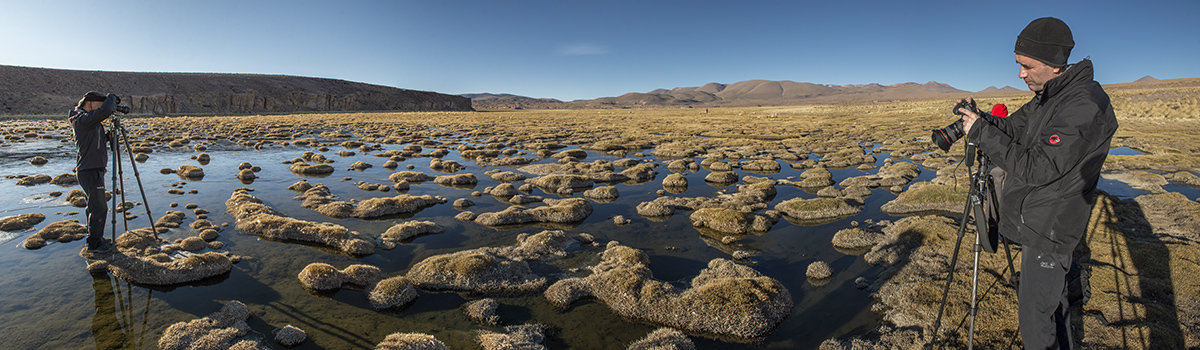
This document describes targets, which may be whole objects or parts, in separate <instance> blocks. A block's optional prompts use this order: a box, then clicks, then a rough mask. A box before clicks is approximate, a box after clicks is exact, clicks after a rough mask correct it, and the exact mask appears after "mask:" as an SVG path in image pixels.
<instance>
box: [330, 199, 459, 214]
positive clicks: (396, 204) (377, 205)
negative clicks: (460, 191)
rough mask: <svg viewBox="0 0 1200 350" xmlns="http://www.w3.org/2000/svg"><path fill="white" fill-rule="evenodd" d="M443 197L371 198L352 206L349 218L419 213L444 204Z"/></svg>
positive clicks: (445, 200)
mask: <svg viewBox="0 0 1200 350" xmlns="http://www.w3.org/2000/svg"><path fill="white" fill-rule="evenodd" d="M447 201H448V200H447V199H446V198H443V197H435V196H431V195H427V194H426V195H420V196H413V195H407V194H402V195H399V196H395V197H382V198H371V199H367V200H364V201H361V202H358V204H357V205H355V206H354V210H353V212H352V213H351V214H350V216H351V217H356V218H359V219H370V218H378V217H384V216H390V215H396V214H408V213H415V212H418V211H421V209H425V208H427V207H430V206H434V205H437V204H442V203H446V202H447Z"/></svg>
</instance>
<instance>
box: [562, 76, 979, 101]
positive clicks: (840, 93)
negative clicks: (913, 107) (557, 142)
mask: <svg viewBox="0 0 1200 350" xmlns="http://www.w3.org/2000/svg"><path fill="white" fill-rule="evenodd" d="M964 93H967V92H966V91H963V90H959V89H955V88H954V87H951V86H949V85H946V84H942V83H938V82H928V83H925V84H918V83H900V84H894V85H887V86H884V85H880V84H864V85H827V84H813V83H802V82H794V81H788V80H784V81H774V80H747V81H741V82H737V83H733V84H728V85H726V84H719V83H708V84H705V85H704V86H699V87H679V88H673V89H669V90H668V89H655V90H651V91H648V92H644V93H642V92H631V93H627V94H624V95H621V96H617V97H601V98H597V99H593V100H576V101H572V102H569V103H566V104H565V105H564V106H563V107H633V106H693V105H696V106H749V105H789V104H811V103H845V102H854V101H860V102H861V101H891V100H912V99H925V98H936V97H951V96H957V95H961V94H964Z"/></svg>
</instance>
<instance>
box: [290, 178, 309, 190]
mask: <svg viewBox="0 0 1200 350" xmlns="http://www.w3.org/2000/svg"><path fill="white" fill-rule="evenodd" d="M312 188H313V184H311V183H309V182H308V180H307V179H300V181H296V182H295V183H293V184H291V185H290V186H288V189H289V190H292V191H296V192H300V193H304V192H305V191H308V190H310V189H312Z"/></svg>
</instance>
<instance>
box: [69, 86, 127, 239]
mask: <svg viewBox="0 0 1200 350" xmlns="http://www.w3.org/2000/svg"><path fill="white" fill-rule="evenodd" d="M119 103H121V98H120V97H117V95H115V94H108V95H107V96H105V95H104V94H101V93H99V92H95V91H89V92H88V93H87V94H85V95H83V98H82V99H80V100H79V104H77V105H75V109H73V110H71V113H70V115H69V116H68V117H67V120H69V121H70V122H71V129H72V130H73V131H74V132H75V150H76V151H77V152H78V153H77V156H76V157H77V158H76V161H75V176H76V177H77V178H79V186H80V187H83V193H84V194H85V195H87V210H86V211H85V212H86V213H87V228H88V238H87V252H88V253H89V254H107V253H109V252H112V243H111V242H109V241H108V240H106V239H104V216H105V215H108V204H107V203H106V201H105V198H104V172H105V171H106V170H107V167H108V148H107V146H106V145H107V144H108V137H107V135H106V133H105V132H104V126H103V125H101V124H100V122H102V121H104V120H105V119H108V117H109V116H112V114H113V112H114V111H116V108H117V104H119Z"/></svg>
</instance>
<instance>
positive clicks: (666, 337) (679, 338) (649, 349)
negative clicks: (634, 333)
mask: <svg viewBox="0 0 1200 350" xmlns="http://www.w3.org/2000/svg"><path fill="white" fill-rule="evenodd" d="M626 349H627V350H695V349H696V344H695V343H692V339H691V338H688V336H687V335H686V334H683V332H680V331H679V330H676V329H674V328H667V327H663V328H659V329H655V330H654V331H653V332H650V334H647V335H646V336H645V337H642V339H638V340H637V341H634V342H633V344H629V347H628V348H626Z"/></svg>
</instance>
